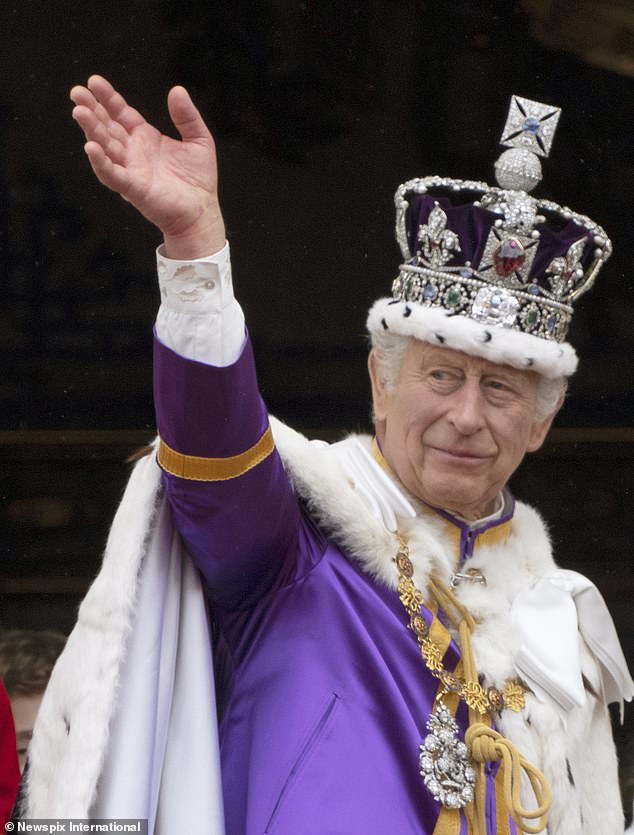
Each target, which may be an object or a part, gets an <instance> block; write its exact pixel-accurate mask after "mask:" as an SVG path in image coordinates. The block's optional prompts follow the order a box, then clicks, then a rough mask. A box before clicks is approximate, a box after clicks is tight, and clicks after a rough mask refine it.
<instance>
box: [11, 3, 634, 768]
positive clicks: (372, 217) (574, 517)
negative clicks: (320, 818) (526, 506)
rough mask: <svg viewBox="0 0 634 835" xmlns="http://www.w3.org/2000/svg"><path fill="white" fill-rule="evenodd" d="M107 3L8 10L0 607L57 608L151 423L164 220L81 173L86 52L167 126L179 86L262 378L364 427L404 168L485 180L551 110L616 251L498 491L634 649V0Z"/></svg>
mask: <svg viewBox="0 0 634 835" xmlns="http://www.w3.org/2000/svg"><path fill="white" fill-rule="evenodd" d="M110 9H111V10H107V9H106V7H105V6H100V7H98V6H95V4H88V3H77V2H76V0H74V2H69V0H57V2H52V1H51V0H21V2H20V3H19V4H18V3H15V4H11V3H7V2H5V3H4V4H3V7H2V32H3V49H2V52H1V53H0V188H1V190H2V195H3V198H2V201H1V202H0V269H1V271H2V272H1V283H0V287H1V293H2V296H1V299H2V303H1V304H0V390H1V397H0V451H1V452H0V454H1V460H0V496H1V498H2V503H1V507H0V523H1V524H2V530H3V538H2V544H1V546H0V628H2V627H4V628H7V627H29V628H46V627H54V628H60V629H62V630H64V631H68V630H69V629H70V628H71V627H72V624H73V622H74V618H75V612H76V606H77V603H78V601H79V600H80V599H81V595H82V594H83V592H84V591H85V588H86V586H87V584H88V582H89V581H90V578H91V577H92V576H93V575H94V573H95V572H96V570H97V568H98V565H99V559H100V553H101V550H102V547H103V543H104V540H105V536H106V532H107V527H108V523H109V519H110V518H111V516H112V513H113V512H114V508H115V507H116V503H117V500H118V497H119V495H120V493H121V490H122V488H123V485H124V483H125V479H126V477H127V472H128V467H127V466H126V465H124V464H123V461H124V459H125V458H126V456H127V455H128V454H129V453H130V452H132V450H133V449H134V448H135V447H136V446H137V445H139V444H142V443H144V442H145V441H147V440H148V439H150V438H151V437H152V435H153V431H154V430H153V427H154V416H153V406H152V393H151V373H150V368H151V332H152V324H153V321H154V317H155V314H156V310H157V307H158V301H159V299H158V292H157V289H156V282H155V274H154V249H155V247H156V246H157V244H158V243H159V242H160V241H159V238H158V235H157V233H156V231H155V230H154V229H152V228H151V227H150V226H149V225H148V224H146V223H145V221H143V219H142V218H140V217H139V216H137V214H136V213H135V212H134V210H132V209H131V208H130V207H129V206H127V205H126V204H124V203H122V202H121V201H120V200H119V199H118V198H117V197H116V196H114V195H112V194H110V193H109V192H107V191H106V190H104V189H103V187H101V186H100V185H99V184H98V183H97V182H96V180H95V179H94V177H93V175H92V173H91V171H90V169H89V165H88V162H87V160H86V159H85V157H84V154H83V150H82V145H83V142H82V136H81V134H80V131H79V129H78V128H77V127H76V126H75V124H74V123H73V122H72V120H71V118H70V111H71V105H70V101H69V99H68V91H69V89H70V88H71V86H72V85H73V84H76V83H78V82H84V81H85V80H86V78H87V77H88V75H90V74H91V73H93V72H99V73H101V74H104V75H106V76H107V77H108V78H110V79H111V80H112V81H113V83H114V84H115V85H116V86H118V87H119V88H120V89H121V90H122V92H123V93H124V94H125V95H126V97H127V98H128V101H130V102H131V103H132V104H133V105H135V106H136V107H138V108H139V109H140V110H141V111H142V112H143V113H144V114H145V115H146V117H147V118H148V119H149V120H150V121H152V122H154V123H155V124H156V125H157V126H159V127H160V128H161V129H163V130H167V131H170V124H169V119H168V117H167V108H166V104H165V98H166V94H167V91H168V89H169V88H170V86H172V85H173V84H177V83H178V84H185V85H186V86H188V87H189V89H190V90H191V92H192V94H193V96H194V99H195V101H196V102H197V104H198V106H199V107H200V109H201V111H202V113H203V115H204V116H205V118H206V119H207V121H208V123H209V124H210V126H211V127H212V129H213V131H214V133H215V135H216V138H217V144H218V155H219V160H220V175H221V182H220V189H221V198H222V204H223V207H224V212H225V217H226V221H227V228H228V235H229V240H230V242H231V247H232V254H233V265H234V283H235V287H236V291H237V295H238V297H239V299H240V301H241V303H242V305H243V307H244V309H245V312H246V316H247V321H248V323H249V328H250V331H251V335H252V338H253V341H254V344H255V349H256V356H257V360H258V370H259V377H260V382H261V386H262V389H263V392H264V396H265V398H266V400H267V402H268V405H269V407H270V409H271V410H272V411H273V412H274V413H276V414H277V415H278V416H280V417H282V418H284V419H286V420H288V421H289V422H291V423H292V424H293V425H295V426H296V427H298V428H300V429H305V430H307V431H309V432H312V433H317V434H321V435H322V436H327V437H331V436H334V435H336V434H337V432H339V431H341V430H342V429H352V430H356V429H359V428H361V429H367V428H369V426H368V405H369V388H368V386H367V384H366V373H365V355H366V344H365V337H364V330H365V316H366V313H367V310H368V308H369V306H370V303H371V302H372V301H373V300H374V299H375V298H377V297H378V296H379V295H385V294H387V293H388V292H389V288H390V284H391V281H392V279H393V277H394V276H395V274H396V271H397V267H398V264H399V251H398V248H397V246H396V244H395V241H394V233H393V227H394V207H393V193H394V191H395V189H396V186H397V185H398V184H399V183H400V182H403V181H404V180H406V179H409V178H411V177H413V176H418V175H423V174H441V175H448V176H455V177H464V178H469V179H480V180H486V181H489V182H491V181H492V176H493V174H492V171H493V162H494V160H495V159H496V157H497V155H498V154H499V151H500V148H499V147H498V141H499V137H500V134H501V130H502V127H503V125H504V122H505V119H506V114H507V109H508V103H509V98H510V96H511V94H512V93H517V94H519V95H521V96H525V97H527V98H531V99H536V100H538V101H543V102H547V103H550V104H556V105H559V106H560V107H562V108H563V115H562V118H561V120H560V123H559V128H558V132H557V135H556V138H555V142H554V146H553V150H552V153H551V156H550V158H549V159H548V160H547V161H546V162H545V163H544V180H543V183H542V184H541V186H540V187H539V190H538V192H537V193H538V194H540V195H542V196H548V197H550V198H551V199H554V200H556V201H558V202H560V203H565V204H568V205H569V206H570V207H571V208H573V209H575V210H577V211H581V212H583V213H585V214H588V215H590V217H592V218H593V219H594V220H596V221H597V222H598V223H600V224H601V225H602V226H604V228H605V229H606V230H607V231H608V233H609V234H610V235H611V237H612V239H613V243H614V250H615V252H614V255H613V257H612V259H611V260H610V261H609V262H608V264H607V265H606V267H605V268H604V269H603V271H602V273H601V275H600V276H599V279H598V282H597V285H596V287H595V289H594V290H593V291H592V292H591V293H590V294H589V295H587V296H584V297H583V298H582V299H581V300H580V302H579V303H578V306H577V312H576V314H575V317H574V319H573V325H572V328H571V333H570V340H571V341H572V342H573V344H575V346H576V347H577V350H578V353H579V354H580V357H581V364H580V370H579V371H578V373H577V374H576V375H575V377H574V378H573V382H572V387H571V394H570V397H569V398H568V402H567V405H566V407H565V409H564V411H563V412H562V413H561V415H560V417H559V418H558V421H557V428H556V429H555V430H554V431H553V433H552V434H551V439H550V441H549V443H548V444H547V445H546V447H545V449H544V451H543V452H541V453H539V454H538V455H536V456H534V457H532V458H531V460H529V461H527V462H526V463H525V464H524V465H523V467H522V468H521V470H520V472H519V473H518V474H517V476H516V477H515V479H514V484H513V486H514V489H515V491H516V493H517V494H518V496H520V497H522V498H525V499H527V500H529V501H531V502H534V503H535V504H537V505H538V506H539V507H540V509H541V511H542V512H543V514H544V516H545V517H546V519H547V521H548V522H549V524H550V526H551V528H552V533H553V539H554V544H555V548H556V552H557V554H558V557H559V559H560V561H561V562H562V564H563V565H565V566H566V567H570V568H577V569H579V570H581V571H584V572H585V573H587V574H589V575H590V576H591V577H592V578H593V579H594V580H595V582H597V583H598V585H599V586H600V588H601V590H602V591H603V593H604V595H605V596H606V597H607V599H608V602H609V604H610V606H611V608H612V610H613V611H614V614H615V619H616V622H617V625H618V628H619V631H620V634H621V636H622V639H623V642H624V645H625V648H626V652H627V654H628V657H630V658H632V656H633V655H634V622H633V617H632V593H633V591H634V582H633V581H632V571H631V568H630V554H631V548H632V545H631V543H632V540H633V538H634V520H633V514H632V494H633V491H634V463H633V454H634V430H632V426H633V420H632V414H633V406H634V385H633V382H632V358H633V357H634V350H633V348H634V292H633V276H634V271H633V269H632V266H633V253H634V244H633V242H632V233H631V225H632V208H633V206H632V193H633V192H634V130H633V127H632V126H633V125H634V6H633V4H632V2H631V0H595V2H590V0H587V2H586V1H585V0H516V1H515V2H511V1H510V0H487V2H484V0H453V2H451V3H438V2H431V1H430V0H366V2H363V1H362V0H351V2H347V3H341V2H335V0H321V2H299V0H255V2H248V3H247V2H245V1H244V0H216V2H209V3H206V4H205V3H187V2H182V0H181V1H180V2H177V0H156V1H155V2H150V0H131V1H130V2H127V3H118V4H110ZM623 739H625V736H624V737H623ZM630 745H631V743H630ZM624 750H625V749H624ZM627 768H630V770H629V771H628V772H627V773H628V774H629V775H630V778H629V779H631V780H634V777H632V774H633V772H632V770H631V767H630V766H627Z"/></svg>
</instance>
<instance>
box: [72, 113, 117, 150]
mask: <svg viewBox="0 0 634 835" xmlns="http://www.w3.org/2000/svg"><path fill="white" fill-rule="evenodd" d="M72 115H73V119H74V120H75V121H76V122H77V124H78V125H79V126H80V127H81V129H82V130H83V132H84V135H85V136H86V139H87V140H88V141H89V142H96V143H98V144H99V145H100V146H101V148H102V149H103V150H104V152H105V154H106V156H108V157H109V158H110V159H111V160H112V161H113V162H117V163H121V164H122V163H123V162H124V161H125V152H126V147H125V144H124V143H123V142H121V141H120V140H118V139H117V138H116V137H115V136H113V135H112V130H111V128H112V126H111V125H110V126H108V127H106V125H105V124H104V123H103V122H101V121H100V120H99V119H98V118H97V117H96V115H95V113H94V111H92V110H89V109H88V108H87V107H84V106H83V105H77V106H76V107H74V108H73V114H72ZM124 138H125V140H126V141H127V138H128V134H127V133H125V131H124Z"/></svg>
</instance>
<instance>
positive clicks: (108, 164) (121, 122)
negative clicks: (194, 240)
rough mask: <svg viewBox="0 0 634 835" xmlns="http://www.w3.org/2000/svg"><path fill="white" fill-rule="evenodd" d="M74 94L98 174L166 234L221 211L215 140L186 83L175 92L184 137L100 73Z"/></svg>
mask: <svg viewBox="0 0 634 835" xmlns="http://www.w3.org/2000/svg"><path fill="white" fill-rule="evenodd" d="M71 98H72V100H73V102H74V103H75V105H76V106H75V108H74V110H73V117H74V118H75V119H76V121H77V122H78V123H79V125H80V126H81V128H82V129H83V131H84V134H85V136H86V139H87V140H88V141H87V143H86V146H85V148H86V153H87V155H88V158H89V160H90V163H91V165H92V168H93V170H94V172H95V174H96V176H97V177H98V179H99V180H100V181H101V182H102V183H103V184H104V185H106V186H107V187H108V188H110V189H112V190H113V191H116V192H118V193H119V194H120V195H121V196H122V197H123V198H124V199H125V200H128V201H129V202H130V203H132V205H133V206H135V207H136V208H137V209H138V210H139V211H140V212H141V213H142V214H143V215H144V217H146V218H147V219H148V220H149V221H150V222H151V223H153V224H155V225H156V226H158V227H159V229H161V231H162V232H163V233H164V234H165V235H170V236H180V235H184V234H187V233H188V231H189V230H190V229H193V228H194V227H195V226H196V224H200V223H202V222H203V219H204V218H205V217H206V216H208V215H209V213H211V214H217V216H218V217H220V209H219V206H218V197H217V168H216V154H215V146H214V141H213V138H212V136H211V134H210V132H209V130H208V129H207V127H206V125H205V123H204V122H203V120H202V117H201V116H200V114H199V113H198V110H197V109H196V107H195V106H194V104H193V103H192V101H191V99H190V97H189V94H188V93H187V92H186V91H185V90H184V89H183V88H182V87H175V88H174V89H172V90H171V91H170V94H169V96H168V107H169V111H170V116H171V118H172V121H173V123H174V125H175V126H176V128H177V130H178V131H179V133H180V135H181V138H182V139H181V140H176V139H172V138H170V137H168V136H164V135H163V134H161V133H160V132H159V131H158V130H156V128H154V127H152V125H150V124H148V122H146V120H145V119H144V118H143V117H142V116H141V114H140V113H139V112H138V111H136V110H134V108H132V107H130V106H129V105H128V104H127V103H126V101H125V100H124V99H123V97H122V96H121V95H120V94H119V93H117V91H116V90H115V89H114V88H113V87H112V85H111V84H110V83H109V82H108V81H106V80H105V79H104V78H101V77H100V76H92V77H91V78H90V79H89V81H88V86H87V87H81V86H77V87H74V88H73V90H72V91H71Z"/></svg>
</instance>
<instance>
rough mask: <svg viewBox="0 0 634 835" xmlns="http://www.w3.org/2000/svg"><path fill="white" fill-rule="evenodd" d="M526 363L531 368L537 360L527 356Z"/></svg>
mask: <svg viewBox="0 0 634 835" xmlns="http://www.w3.org/2000/svg"><path fill="white" fill-rule="evenodd" d="M526 365H527V366H528V367H529V368H530V367H531V366H532V365H535V360H534V359H533V358H532V357H526Z"/></svg>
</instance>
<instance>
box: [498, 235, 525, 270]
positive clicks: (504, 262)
mask: <svg viewBox="0 0 634 835" xmlns="http://www.w3.org/2000/svg"><path fill="white" fill-rule="evenodd" d="M525 260H526V251H525V250H524V247H523V246H522V243H521V242H520V241H518V240H517V238H507V239H506V240H504V241H502V243H501V244H500V246H499V247H498V248H497V249H496V251H495V253H494V255H493V265H494V267H495V272H496V273H497V274H498V275H499V276H500V278H508V277H509V276H510V275H512V274H513V273H514V272H515V271H516V270H519V268H520V267H521V266H522V264H523V263H524V261H525Z"/></svg>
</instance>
